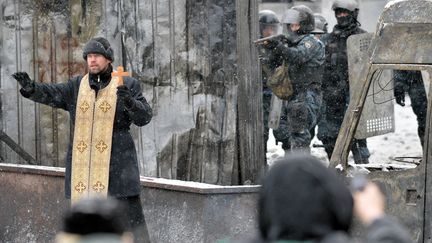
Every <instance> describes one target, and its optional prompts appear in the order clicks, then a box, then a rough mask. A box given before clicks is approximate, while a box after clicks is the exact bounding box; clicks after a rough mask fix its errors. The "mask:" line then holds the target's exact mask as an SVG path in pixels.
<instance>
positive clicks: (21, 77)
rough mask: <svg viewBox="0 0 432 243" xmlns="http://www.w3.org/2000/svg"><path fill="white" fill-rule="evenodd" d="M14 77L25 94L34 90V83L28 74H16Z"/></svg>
mask: <svg viewBox="0 0 432 243" xmlns="http://www.w3.org/2000/svg"><path fill="white" fill-rule="evenodd" d="M12 77H13V78H14V79H16V81H18V83H19V84H20V85H21V88H22V89H23V90H24V91H25V92H31V91H33V89H34V82H33V81H32V80H31V79H30V77H29V76H28V74H27V73H26V72H16V73H14V74H12Z"/></svg>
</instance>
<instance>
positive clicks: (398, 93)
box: [393, 85, 405, 106]
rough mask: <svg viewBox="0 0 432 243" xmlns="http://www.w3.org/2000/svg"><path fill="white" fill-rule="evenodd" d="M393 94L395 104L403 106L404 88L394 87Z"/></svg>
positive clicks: (400, 86)
mask: <svg viewBox="0 0 432 243" xmlns="http://www.w3.org/2000/svg"><path fill="white" fill-rule="evenodd" d="M393 94H394V97H395V99H396V103H398V104H399V105H401V106H405V88H404V86H403V85H395V87H394V89H393Z"/></svg>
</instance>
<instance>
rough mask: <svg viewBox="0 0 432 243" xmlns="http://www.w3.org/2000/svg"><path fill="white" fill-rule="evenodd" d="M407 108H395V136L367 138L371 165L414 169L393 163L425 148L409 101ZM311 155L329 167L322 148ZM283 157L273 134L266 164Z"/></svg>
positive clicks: (419, 155)
mask: <svg viewBox="0 0 432 243" xmlns="http://www.w3.org/2000/svg"><path fill="white" fill-rule="evenodd" d="M405 99H406V104H405V106H404V107H401V106H399V105H396V104H395V132H394V133H388V134H384V135H381V136H376V137H372V138H368V139H367V142H368V148H369V151H370V153H371V157H370V158H369V161H370V163H371V165H377V166H378V165H381V164H389V163H392V164H394V163H395V164H398V165H400V166H401V167H404V166H408V167H413V166H414V165H413V164H405V163H399V162H396V161H395V160H393V159H392V158H394V157H405V156H406V157H421V156H422V147H421V145H420V140H419V138H418V136H417V120H416V116H415V115H414V113H413V111H412V108H411V102H410V100H409V97H408V96H407V97H406V98H405ZM311 144H312V145H313V144H316V145H318V144H319V145H321V144H322V143H321V141H319V140H318V139H317V138H316V137H315V138H314V139H313V140H312V143H311ZM311 153H312V155H313V156H315V157H317V158H318V159H320V160H321V161H323V162H324V164H328V159H327V154H326V153H325V151H324V148H322V147H318V148H317V147H312V146H311ZM283 156H284V151H283V149H282V147H281V144H280V143H279V145H276V144H275V139H274V137H273V133H272V131H270V137H269V140H268V143H267V161H268V163H269V164H272V163H273V162H274V161H275V160H277V159H278V158H280V157H283ZM348 160H349V163H350V164H351V163H353V160H352V155H351V153H350V156H349V158H348Z"/></svg>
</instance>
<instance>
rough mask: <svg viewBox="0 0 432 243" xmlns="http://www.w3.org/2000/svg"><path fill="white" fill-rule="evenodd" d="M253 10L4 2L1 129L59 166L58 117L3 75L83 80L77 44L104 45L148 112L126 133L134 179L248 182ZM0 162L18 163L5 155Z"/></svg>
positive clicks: (63, 129) (257, 132) (255, 126)
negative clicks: (147, 118) (144, 121)
mask: <svg viewBox="0 0 432 243" xmlns="http://www.w3.org/2000/svg"><path fill="white" fill-rule="evenodd" d="M257 4H258V1H256V0H254V1H247V2H244V3H243V2H242V3H240V2H239V3H236V2H234V1H222V0H205V1H191V0H182V1H169V0H164V1H114V0H97V1H79V0H70V1H60V2H58V1H54V2H53V1H47V0H38V1H23V2H13V1H6V2H5V3H4V5H6V7H5V12H7V13H8V14H9V15H10V16H11V17H8V18H3V19H2V20H1V21H2V22H1V26H2V30H3V31H2V34H3V35H5V33H9V32H10V30H13V31H15V32H14V33H15V35H11V36H8V37H7V38H6V37H3V41H2V48H1V49H2V50H3V52H2V53H5V52H4V50H15V52H8V54H7V55H3V56H5V57H6V58H9V59H10V60H8V59H5V60H6V62H5V63H6V65H5V66H3V67H2V79H1V85H2V89H3V91H5V92H4V93H6V94H5V95H2V101H7V102H3V109H2V111H3V117H4V119H3V123H2V125H3V128H4V130H5V131H6V132H8V134H9V133H10V134H9V135H10V136H11V137H13V138H14V139H16V142H18V143H19V144H20V145H21V146H23V147H24V148H26V150H29V151H30V152H31V153H30V154H32V155H34V156H35V157H36V159H37V161H43V164H45V165H56V166H63V165H64V163H63V162H64V157H65V153H66V149H67V144H68V142H69V136H70V134H69V133H70V129H69V123H68V117H67V115H66V114H65V113H64V112H62V111H60V110H55V109H52V108H49V107H47V106H44V105H35V104H34V103H32V102H30V101H28V100H26V99H23V98H22V97H21V96H20V95H19V94H18V86H17V84H16V82H15V81H13V80H12V79H11V77H10V75H11V74H12V73H13V72H15V71H18V70H22V71H27V72H29V74H30V76H32V77H34V78H35V80H37V81H38V82H57V83H60V82H65V81H66V80H67V79H68V78H69V77H72V76H75V75H77V74H82V73H84V72H85V69H86V65H85V62H84V60H83V59H82V47H83V45H84V44H85V42H86V41H88V40H89V39H90V38H92V37H95V36H103V37H106V38H107V39H108V40H109V41H110V42H111V44H112V46H113V49H114V53H115V61H114V65H115V66H117V65H123V66H125V67H126V69H127V70H129V71H131V72H132V74H133V76H134V77H136V78H137V79H139V80H140V81H141V83H142V87H143V92H144V95H145V97H146V98H147V100H148V101H149V103H150V104H151V106H152V108H153V110H154V118H153V120H152V122H151V123H150V124H149V125H147V126H145V127H143V128H137V127H133V128H132V133H133V136H134V139H135V143H136V145H137V150H138V159H139V162H140V168H141V174H142V175H151V176H160V177H165V178H179V179H185V180H196V181H202V182H209V183H217V184H224V185H230V184H238V183H242V182H244V181H247V180H249V181H252V182H255V179H256V178H254V174H255V173H257V171H260V169H261V168H262V167H263V165H264V163H263V161H264V153H263V148H262V147H263V146H262V136H261V134H262V133H261V130H262V128H261V124H260V121H261V105H260V104H261V103H260V102H261V100H260V99H261V96H260V95H257V94H260V89H261V87H259V86H260V85H261V83H260V82H258V80H259V71H258V58H257V56H256V53H255V49H254V48H255V47H254V46H253V45H252V42H251V41H250V40H251V39H253V38H254V35H256V34H257V33H258V31H257V26H256V21H251V20H252V19H257V16H255V15H256V14H257V13H256V12H257ZM250 23H252V25H251V24H250ZM16 24H18V25H19V24H20V25H19V27H16V26H17V25H16ZM24 27H25V28H24ZM5 36H6V35H5ZM18 37H19V38H18ZM239 45H240V48H237V47H238V46H239ZM21 46H25V48H24V49H25V51H21V49H20V48H18V47H21ZM21 52H22V53H21ZM24 54H25V55H24ZM18 57H19V58H18ZM21 60H22V61H21ZM8 65H9V66H8ZM239 90H240V91H241V92H239ZM250 97H257V98H256V99H255V98H254V99H251V98H250ZM11 101H12V102H11ZM20 107H23V108H24V109H21V108H20ZM238 107H240V108H241V109H240V111H239V110H238ZM239 113H240V114H241V116H242V121H241V122H238V121H237V120H238V116H239ZM20 114H23V115H22V116H21V115H20ZM17 124H19V126H17ZM239 141H241V143H240V142H239ZM3 147H4V146H3ZM239 147H241V148H242V149H241V150H240V151H242V152H241V153H238V148H239ZM3 154H6V158H8V161H14V162H16V161H18V158H17V156H16V155H15V154H14V153H13V152H11V151H10V150H8V149H4V148H3V149H2V155H3ZM11 156H12V157H13V158H12V157H11ZM14 156H15V157H14ZM239 161H243V164H242V166H239ZM249 167H250V168H252V169H250V168H249ZM239 170H243V171H244V172H241V173H240V172H239ZM248 170H250V171H249V172H246V171H248ZM239 174H242V175H243V176H245V178H243V179H242V180H240V178H239ZM246 177H247V178H246Z"/></svg>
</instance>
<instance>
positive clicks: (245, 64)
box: [236, 0, 265, 184]
mask: <svg viewBox="0 0 432 243" xmlns="http://www.w3.org/2000/svg"><path fill="white" fill-rule="evenodd" d="M257 9H258V1H254V0H249V1H236V14H237V15H236V22H237V31H236V32H237V57H238V70H237V71H238V73H237V75H238V87H239V93H238V107H239V109H238V116H239V117H238V121H239V124H238V133H239V134H238V136H239V151H240V157H239V161H240V170H241V172H240V174H241V183H243V184H244V183H257V180H258V178H259V175H260V174H261V173H263V171H264V166H265V164H264V161H265V160H264V156H265V154H264V146H263V135H262V134H263V126H262V95H261V90H262V87H261V81H260V73H259V67H258V56H257V51H256V49H255V47H254V46H253V44H252V42H253V40H255V39H256V38H257V34H258V27H257V21H252V19H254V20H256V19H258V16H257V12H258V11H257ZM252 97H253V98H252Z"/></svg>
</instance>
